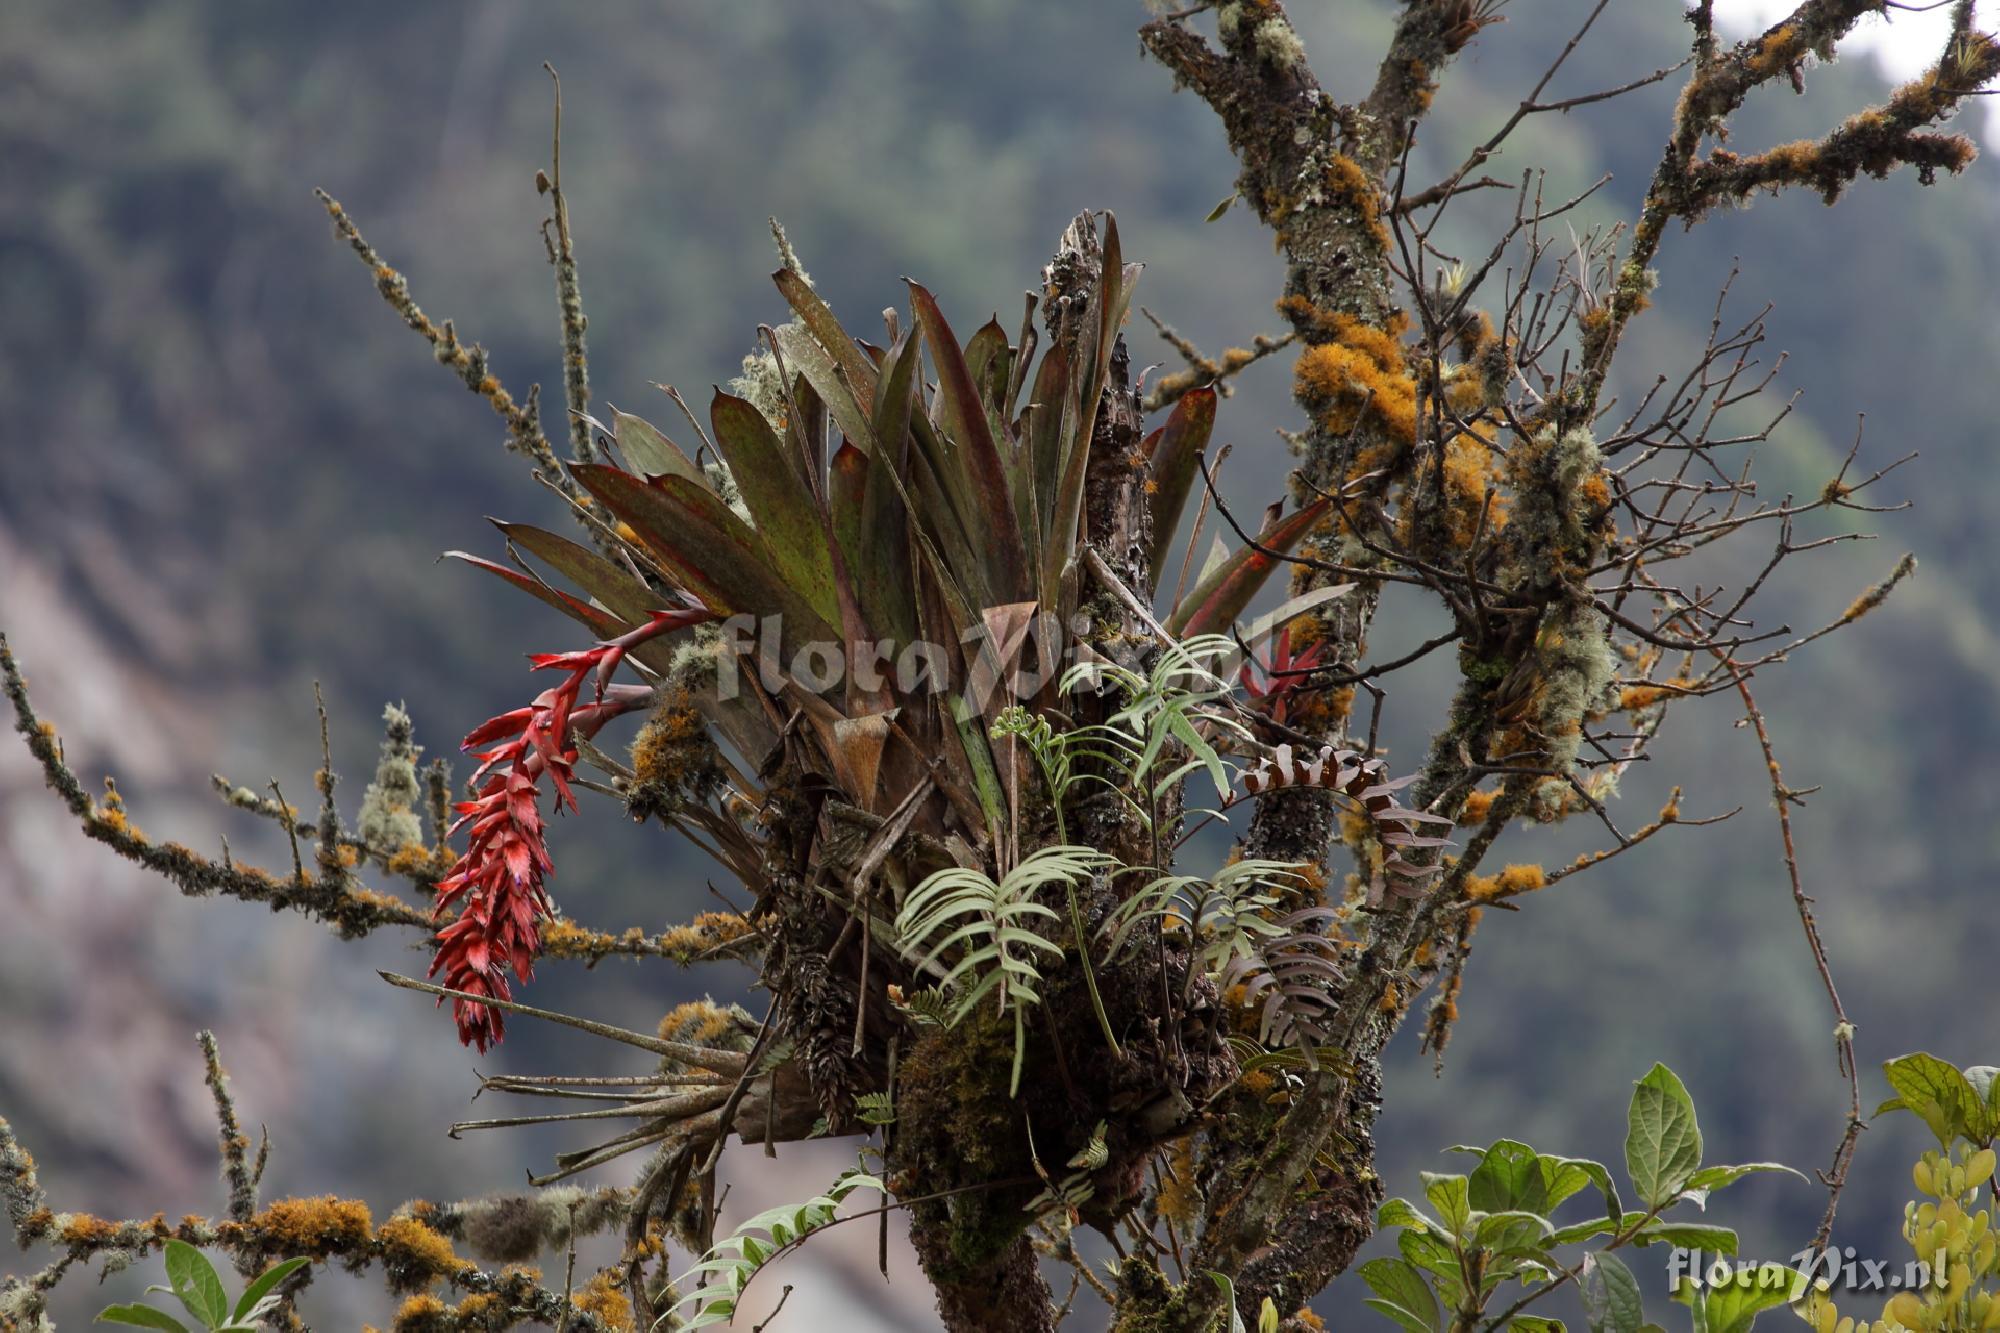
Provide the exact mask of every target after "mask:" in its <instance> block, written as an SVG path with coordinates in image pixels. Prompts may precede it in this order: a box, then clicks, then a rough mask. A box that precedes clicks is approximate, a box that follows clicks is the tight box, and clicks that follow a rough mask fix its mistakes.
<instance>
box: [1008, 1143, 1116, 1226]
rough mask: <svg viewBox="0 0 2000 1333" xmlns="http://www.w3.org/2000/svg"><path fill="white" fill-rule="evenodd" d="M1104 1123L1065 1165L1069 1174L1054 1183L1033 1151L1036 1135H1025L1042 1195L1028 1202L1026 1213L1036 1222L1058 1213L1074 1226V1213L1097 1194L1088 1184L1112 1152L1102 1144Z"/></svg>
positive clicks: (1038, 1155) (1106, 1145) (1109, 1158)
mask: <svg viewBox="0 0 2000 1333" xmlns="http://www.w3.org/2000/svg"><path fill="white" fill-rule="evenodd" d="M1104 1130H1105V1122H1104V1121H1102V1120H1100V1121H1098V1122H1097V1128H1095V1129H1093V1130H1092V1131H1091V1132H1090V1142H1088V1143H1086V1144H1084V1145H1083V1147H1082V1148H1080V1149H1078V1150H1077V1152H1076V1154H1075V1155H1074V1156H1072V1157H1071V1158H1070V1159H1069V1161H1068V1162H1067V1163H1066V1165H1067V1166H1069V1167H1070V1170H1069V1171H1068V1172H1067V1173H1066V1174H1065V1175H1064V1176H1063V1178H1062V1179H1061V1180H1057V1179H1056V1178H1055V1177H1054V1176H1051V1175H1050V1174H1049V1172H1048V1168H1047V1167H1044V1166H1043V1165H1042V1159H1041V1155H1040V1154H1039V1153H1037V1152H1036V1151H1035V1134H1034V1131H1033V1130H1032V1129H1030V1130H1029V1131H1028V1156H1029V1160H1030V1161H1032V1162H1033V1163H1034V1167H1035V1174H1036V1175H1038V1176H1040V1177H1041V1178H1042V1187H1043V1188H1042V1192H1041V1193H1039V1194H1037V1195H1036V1196H1035V1197H1034V1198H1032V1199H1030V1200H1028V1202H1027V1203H1026V1204H1025V1205H1024V1209H1025V1211H1026V1212H1027V1213H1028V1214H1029V1215H1030V1216H1032V1217H1033V1218H1035V1220H1036V1221H1043V1220H1046V1219H1047V1218H1048V1217H1049V1216H1050V1215H1051V1214H1054V1213H1061V1214H1062V1216H1063V1220H1064V1222H1065V1223H1066V1224H1067V1225H1069V1226H1075V1225H1076V1220H1077V1218H1076V1212H1077V1209H1079V1208H1081V1207H1083V1205H1084V1204H1086V1203H1088V1202H1090V1196H1091V1195H1092V1194H1094V1193H1096V1188H1097V1187H1096V1186H1094V1185H1092V1184H1091V1182H1090V1178H1091V1176H1093V1175H1095V1174H1096V1173H1097V1172H1098V1171H1100V1170H1102V1169H1103V1168H1104V1165H1105V1163H1107V1162H1109V1161H1110V1160H1111V1148H1110V1146H1109V1145H1108V1144H1106V1143H1105V1141H1104Z"/></svg>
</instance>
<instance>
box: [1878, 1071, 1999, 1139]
mask: <svg viewBox="0 0 2000 1333" xmlns="http://www.w3.org/2000/svg"><path fill="white" fill-rule="evenodd" d="M1882 1072H1883V1073H1884V1074H1886V1075H1887V1076H1888V1078H1889V1086H1890V1087H1892V1088H1894V1089H1895V1090H1896V1093H1897V1096H1899V1097H1900V1098H1901V1099H1902V1106H1901V1107H1900V1108H1899V1109H1902V1110H1906V1111H1911V1112H1913V1113H1915V1115H1916V1116H1917V1118H1918V1119H1920V1120H1922V1121H1923V1122H1924V1124H1926V1125H1928V1126H1929V1127H1930V1131H1931V1133H1933V1134H1935V1135H1937V1140H1938V1144H1939V1145H1940V1146H1941V1147H1946V1148H1948V1147H1950V1146H1951V1141H1952V1140H1953V1139H1954V1138H1957V1137H1959V1136H1961V1135H1963V1136H1964V1137H1966V1138H1969V1139H1974V1140H1978V1141H1982V1142H1983V1141H1984V1140H1985V1139H1987V1138H1991V1137H1992V1135H1991V1133H1990V1132H1986V1133H1982V1131H1984V1130H1986V1129H1987V1120H1988V1115H1987V1111H1986V1103H1985V1100H1984V1099H1983V1098H1981V1097H1980V1095H1979V1094H1978V1093H1977V1092H1975V1091H1974V1090H1973V1087H1972V1084H1971V1083H1970V1082H1968V1081H1967V1080H1966V1077H1965V1075H1964V1074H1961V1073H1960V1072H1959V1071H1958V1067H1957V1066H1956V1065H1953V1064H1950V1063H1948V1062H1946V1061H1944V1060H1940V1059H1938V1058H1937V1057H1936V1056H1935V1055H1932V1054H1931V1053H1930V1052H1928V1051H1916V1052H1913V1053H1912V1054H1910V1055H1899V1056H1897V1057H1896V1058H1895V1059H1893V1060H1889V1061H1885V1062H1884V1063H1883V1065H1882ZM1883 1109H1888V1108H1887V1105H1886V1103H1885V1105H1884V1108H1883ZM1876 1114H1878V1115H1879V1114H1881V1112H1880V1111H1877V1112H1876Z"/></svg>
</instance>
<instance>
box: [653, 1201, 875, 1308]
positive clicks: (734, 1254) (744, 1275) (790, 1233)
mask: <svg viewBox="0 0 2000 1333" xmlns="http://www.w3.org/2000/svg"><path fill="white" fill-rule="evenodd" d="M862 1189H870V1190H874V1191H876V1192H877V1193H880V1194H882V1195H884V1196H886V1195H887V1194H888V1188H887V1186H885V1185H883V1183H882V1182H881V1180H879V1179H878V1178H876V1177H875V1176H872V1175H869V1174H868V1173H867V1172H865V1171H862V1170H860V1169H859V1168H858V1167H857V1168H854V1169H851V1170H848V1171H845V1172H842V1173H841V1176H840V1178H839V1179H838V1180H836V1181H834V1182H833V1185H832V1186H831V1187H830V1188H829V1189H828V1190H827V1192H826V1193H824V1194H820V1195H816V1196H814V1197H813V1198H810V1199H808V1200H806V1201H805V1202H804V1203H793V1204H785V1205H783V1206H781V1207H777V1208H772V1209H770V1210H768V1211H766V1212H761V1213H759V1214H757V1215H756V1216H755V1217H752V1218H747V1219H745V1221H744V1222H743V1224H742V1225H741V1226H739V1227H737V1228H736V1230H735V1232H734V1233H733V1234H732V1235H730V1236H728V1237H727V1238H725V1239H723V1240H719V1241H717V1242H716V1243H715V1244H714V1245H713V1246H712V1247H710V1249H709V1251H708V1253H706V1254H704V1255H703V1256H702V1257H701V1260H700V1262H698V1263H696V1264H695V1266H694V1267H692V1268H690V1269H689V1270H688V1271H687V1272H685V1273H683V1274H682V1275H681V1276H680V1277H678V1278H676V1279H675V1283H676V1284H677V1285H681V1286H685V1285H687V1283H688V1282H689V1281H690V1280H691V1279H699V1280H701V1281H702V1282H704V1283H706V1284H707V1285H705V1286H701V1287H697V1288H695V1289H694V1290H692V1291H690V1292H688V1294H687V1295H685V1296H683V1297H681V1298H680V1300H679V1301H677V1302H676V1303H675V1304H674V1306H673V1309H671V1310H669V1311H668V1312H667V1313H666V1314H665V1315H662V1316H661V1317H660V1320H659V1322H658V1323H656V1324H654V1325H653V1327H654V1328H660V1327H662V1326H667V1327H678V1328H684V1329H694V1328H707V1327H709V1326H710V1325H712V1324H726V1323H728V1322H729V1321H730V1320H731V1319H732V1318H734V1317H735V1314H736V1302H737V1300H738V1299H739V1298H740V1297H741V1296H742V1295H743V1288H744V1287H746V1286H748V1285H749V1283H750V1279H751V1278H753V1277H755V1276H756V1274H757V1270H758V1269H760V1268H762V1267H763V1266H764V1265H765V1264H767V1263H769V1262H770V1261H771V1260H772V1259H773V1258H774V1257H775V1256H777V1255H778V1254H779V1253H780V1252H782V1251H784V1250H788V1249H791V1248H792V1247H793V1246H795V1245H797V1244H799V1243H800V1242H801V1241H803V1240H805V1238H806V1237H808V1236H810V1235H811V1234H812V1233H813V1232H815V1231H820V1230H823V1229H825V1228H826V1227H829V1226H832V1225H833V1224H834V1223H835V1222H836V1221H838V1220H840V1217H839V1215H840V1205H841V1204H842V1203H843V1202H844V1201H845V1200H846V1198H847V1196H848V1195H850V1194H852V1193H854V1191H856V1190H862ZM711 1279H713V1280H711ZM688 1305H693V1306H694V1312H693V1313H692V1314H689V1315H686V1316H679V1317H680V1318H681V1320H682V1322H680V1323H678V1324H675V1323H672V1322H671V1321H673V1320H674V1319H675V1318H676V1317H677V1314H678V1312H679V1311H680V1310H681V1309H682V1308H683V1307H684V1306H688Z"/></svg>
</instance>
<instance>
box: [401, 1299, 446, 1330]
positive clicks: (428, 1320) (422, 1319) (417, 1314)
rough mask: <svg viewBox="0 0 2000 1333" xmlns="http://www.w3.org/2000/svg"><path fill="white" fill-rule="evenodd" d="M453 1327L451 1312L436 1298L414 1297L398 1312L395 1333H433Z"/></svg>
mask: <svg viewBox="0 0 2000 1333" xmlns="http://www.w3.org/2000/svg"><path fill="white" fill-rule="evenodd" d="M451 1326H452V1324H451V1317H450V1312H449V1311H447V1310H446V1309H445V1304H444V1302H443V1301H441V1300H439V1299H438V1298H437V1297H435V1296H412V1297H410V1299H408V1300H407V1301H404V1302H403V1304H402V1306H401V1307H400V1308H399V1309H397V1311H396V1322H395V1323H393V1324H391V1325H390V1328H391V1329H392V1330H394V1333H433V1330H442V1329H447V1328H450V1327H451Z"/></svg>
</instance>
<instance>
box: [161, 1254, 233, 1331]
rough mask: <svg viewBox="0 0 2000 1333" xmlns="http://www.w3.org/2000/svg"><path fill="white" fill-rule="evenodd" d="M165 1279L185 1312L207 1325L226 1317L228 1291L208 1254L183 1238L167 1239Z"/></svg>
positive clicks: (211, 1325) (214, 1323) (209, 1326)
mask: <svg viewBox="0 0 2000 1333" xmlns="http://www.w3.org/2000/svg"><path fill="white" fill-rule="evenodd" d="M166 1259H167V1281H169V1282H171V1283H173V1290H174V1295H175V1296H176V1297H178V1298H179V1299H180V1303H181V1304H182V1305H184V1306H186V1307H187V1312H188V1313H189V1314H191V1315H193V1316H194V1317H195V1318H196V1319H199V1320H200V1321H201V1322H202V1324H203V1325H204V1326H206V1327H208V1328H214V1327H215V1326H216V1325H217V1324H220V1323H221V1322H222V1321H223V1320H225V1319H227V1318H229V1295H228V1293H227V1292H225V1291H223V1289H222V1279H221V1278H220V1277H219V1276H217V1274H216V1271H215V1265H214V1264H212V1263H210V1262H209V1261H208V1256H207V1255H205V1254H203V1253H202V1252H201V1251H200V1250H197V1249H196V1248H195V1247H194V1246H192V1245H190V1244H188V1243H187V1242H186V1241H184V1240H170V1241H168V1242H167V1253H166Z"/></svg>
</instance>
